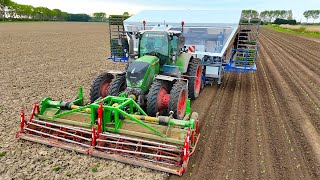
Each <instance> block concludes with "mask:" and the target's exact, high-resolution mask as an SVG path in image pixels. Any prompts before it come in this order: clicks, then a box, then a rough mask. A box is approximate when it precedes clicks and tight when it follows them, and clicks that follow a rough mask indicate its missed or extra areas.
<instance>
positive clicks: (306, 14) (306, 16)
mask: <svg viewBox="0 0 320 180" xmlns="http://www.w3.org/2000/svg"><path fill="white" fill-rule="evenodd" d="M303 16H304V17H305V18H306V19H307V22H308V19H309V18H311V11H310V10H308V11H305V12H304V13H303Z"/></svg>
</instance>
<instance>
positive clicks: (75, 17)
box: [67, 14, 91, 22]
mask: <svg viewBox="0 0 320 180" xmlns="http://www.w3.org/2000/svg"><path fill="white" fill-rule="evenodd" d="M90 19H91V18H90V16H89V15H88V14H68V19H67V20H68V21H78V22H88V21H89V20H90Z"/></svg>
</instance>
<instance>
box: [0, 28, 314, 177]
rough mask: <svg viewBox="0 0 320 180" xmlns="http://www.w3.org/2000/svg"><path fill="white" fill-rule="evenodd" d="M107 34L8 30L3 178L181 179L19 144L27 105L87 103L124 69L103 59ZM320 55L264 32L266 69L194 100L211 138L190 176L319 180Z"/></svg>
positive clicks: (0, 34) (300, 42)
mask: <svg viewBox="0 0 320 180" xmlns="http://www.w3.org/2000/svg"><path fill="white" fill-rule="evenodd" d="M107 36H108V34H107V25H106V24H95V23H21V24H0V39H1V41H2V42H1V43H0V72H1V78H0V82H1V86H0V110H1V116H0V122H2V123H1V125H0V152H6V154H5V156H3V157H0V179H1V178H3V179H11V178H16V179H31V178H32V179H34V178H35V179H44V178H45V179H167V178H169V179H181V178H180V177H177V176H168V174H165V173H161V172H157V171H153V170H149V169H145V168H140V167H134V166H130V165H125V164H122V163H117V162H114V161H108V160H103V159H98V158H93V157H88V156H85V155H81V154H77V153H74V152H68V151H65V150H62V149H58V148H50V147H47V146H44V145H40V144H36V143H31V142H26V141H21V140H17V139H16V138H15V132H16V131H17V130H18V124H19V111H20V109H21V107H23V106H24V105H29V106H28V109H29V110H30V108H31V104H32V103H33V102H35V101H39V100H41V99H42V98H44V97H48V96H49V97H52V98H54V99H70V98H72V97H73V96H74V95H75V93H76V91H77V88H78V87H79V86H80V85H83V87H84V93H85V95H86V97H87V99H88V94H89V88H90V85H91V81H92V80H93V79H94V77H95V76H96V75H98V74H99V73H101V72H103V71H106V70H108V69H121V68H123V66H121V65H120V64H113V63H110V62H109V61H106V60H104V59H105V57H107V56H108V53H107V52H108V51H109V50H108V37H107ZM319 50H320V43H319V42H317V41H313V40H310V39H309V38H304V37H302V36H295V35H288V34H283V33H278V32H275V31H272V30H268V29H262V30H261V35H260V52H259V62H258V71H257V72H254V73H248V74H235V73H229V74H226V76H225V78H224V82H223V84H222V85H220V86H218V85H215V86H212V87H210V86H209V87H206V88H205V89H204V90H203V91H202V94H201V95H200V97H199V98H198V99H197V100H196V101H194V102H192V108H193V110H194V111H197V112H199V114H200V120H201V129H200V131H201V133H202V134H201V135H202V137H201V139H200V144H199V146H198V148H197V151H196V152H195V154H194V155H193V156H192V158H191V162H190V164H189V169H188V171H187V172H186V173H185V174H184V176H183V177H182V178H183V179H319V176H320V137H319V133H320V121H319V120H320V109H319V108H320V62H319V61H320V52H319ZM57 167H60V169H57ZM95 168H96V170H97V172H93V171H92V170H93V169H95Z"/></svg>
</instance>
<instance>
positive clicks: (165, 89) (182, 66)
mask: <svg viewBox="0 0 320 180" xmlns="http://www.w3.org/2000/svg"><path fill="white" fill-rule="evenodd" d="M168 29H169V28H163V27H160V26H158V27H156V28H154V29H153V30H144V31H140V32H138V33H137V34H135V35H131V34H128V35H129V37H130V40H129V46H130V47H129V54H130V57H135V58H134V60H133V61H131V62H129V63H128V66H127V68H126V70H125V71H109V72H106V73H103V74H101V75H99V76H98V77H97V78H96V79H95V80H94V81H93V84H92V87H91V90H90V100H91V102H92V103H93V102H95V101H96V100H97V99H100V98H103V97H106V96H125V97H132V98H133V99H134V100H135V101H136V102H137V103H138V104H139V105H140V106H141V107H142V108H143V109H145V110H146V112H147V114H148V115H149V116H158V115H172V116H173V117H174V118H176V119H182V118H183V117H184V116H185V113H186V108H187V103H188V99H189V98H191V99H195V98H197V97H198V96H199V93H200V90H201V87H202V66H201V60H200V59H198V58H196V57H194V55H192V54H190V53H187V52H186V50H185V46H184V43H185V38H184V37H183V35H182V32H181V31H172V30H168ZM133 38H136V40H137V41H138V43H139V45H138V51H137V53H136V54H133Z"/></svg>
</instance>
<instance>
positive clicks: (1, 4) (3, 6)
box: [0, 0, 12, 20]
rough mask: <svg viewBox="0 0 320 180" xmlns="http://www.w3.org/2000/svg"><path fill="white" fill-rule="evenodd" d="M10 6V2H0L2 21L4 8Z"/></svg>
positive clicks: (7, 0) (9, 0)
mask: <svg viewBox="0 0 320 180" xmlns="http://www.w3.org/2000/svg"><path fill="white" fill-rule="evenodd" d="M11 4H12V1H11V0H0V14H1V17H2V19H3V20H4V19H5V17H6V8H7V7H8V6H9V5H11Z"/></svg>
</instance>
